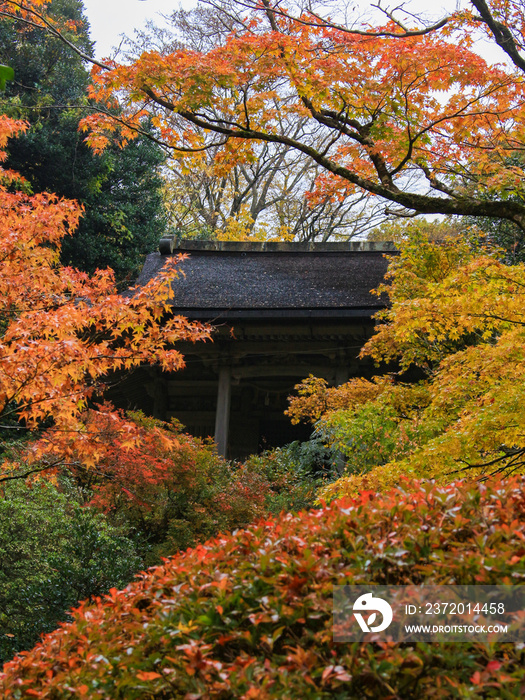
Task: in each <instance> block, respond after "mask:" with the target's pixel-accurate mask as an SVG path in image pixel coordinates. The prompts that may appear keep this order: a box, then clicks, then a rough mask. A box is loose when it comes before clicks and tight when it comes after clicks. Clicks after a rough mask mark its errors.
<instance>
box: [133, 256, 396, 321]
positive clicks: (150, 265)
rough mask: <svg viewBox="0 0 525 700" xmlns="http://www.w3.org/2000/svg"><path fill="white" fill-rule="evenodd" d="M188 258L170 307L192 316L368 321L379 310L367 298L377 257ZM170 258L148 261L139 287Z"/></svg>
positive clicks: (378, 272)
mask: <svg viewBox="0 0 525 700" xmlns="http://www.w3.org/2000/svg"><path fill="white" fill-rule="evenodd" d="M179 250H180V249H179ZM176 252H178V251H176ZM188 252H189V254H190V257H189V258H188V259H187V260H185V261H184V262H182V263H181V270H182V271H183V272H184V276H181V277H180V278H179V279H178V280H177V282H176V283H175V284H174V286H173V306H174V308H175V309H176V310H177V311H180V312H181V313H184V314H187V315H190V316H193V317H196V318H206V317H214V316H217V315H220V316H222V317H231V318H238V317H241V316H242V317H259V318H263V317H281V318H285V317H286V318H293V317H305V316H308V317H316V316H323V317H334V316H336V317H344V316H354V317H355V316H365V317H366V316H370V315H371V314H372V313H374V312H375V311H376V310H377V309H378V308H380V307H382V306H384V300H381V299H378V297H376V296H374V295H372V294H371V293H370V290H371V289H374V288H375V287H377V286H378V285H379V284H380V283H381V281H382V280H383V278H384V275H385V272H386V268H387V261H386V260H385V258H384V254H383V253H382V252H380V251H369V250H365V251H358V252H357V251H355V252H352V251H349V250H348V249H346V250H344V251H342V250H338V251H337V252H325V251H322V252H318V251H317V250H311V251H310V252H304V249H303V251H299V252H295V251H294V252H290V251H289V250H286V251H282V250H279V251H272V252H268V251H266V250H261V249H259V250H255V251H254V250H246V249H242V248H241V249H238V250H231V249H230V250H202V249H200V250H199V249H192V250H191V251H188ZM168 257H170V256H169V255H161V254H159V253H154V254H152V255H150V256H148V258H147V260H146V263H145V265H144V268H143V270H142V273H141V275H140V277H139V280H138V283H139V284H145V283H146V282H147V281H148V280H149V279H151V278H152V277H153V276H155V275H156V274H157V273H158V272H159V270H160V269H161V268H162V267H163V265H164V263H165V262H166V260H167V259H168Z"/></svg>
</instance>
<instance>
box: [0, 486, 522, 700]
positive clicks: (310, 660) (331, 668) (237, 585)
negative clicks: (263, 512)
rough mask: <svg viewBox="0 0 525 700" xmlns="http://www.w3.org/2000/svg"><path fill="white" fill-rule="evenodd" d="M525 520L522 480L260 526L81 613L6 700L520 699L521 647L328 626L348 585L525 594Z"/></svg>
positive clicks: (181, 558)
mask: <svg viewBox="0 0 525 700" xmlns="http://www.w3.org/2000/svg"><path fill="white" fill-rule="evenodd" d="M524 507H525V480H524V479H523V477H519V478H518V477H515V478H513V479H509V480H507V481H506V482H501V481H500V482H492V481H491V482H488V483H486V484H473V485H466V484H452V485H448V486H437V485H436V484H432V483H429V482H427V483H409V482H407V483H406V484H403V485H402V486H401V487H400V488H398V489H396V490H394V491H392V492H390V493H388V494H385V495H383V496H377V495H374V494H373V493H371V492H364V493H362V494H361V495H360V496H359V497H357V498H354V499H347V500H346V501H343V502H338V503H334V504H333V505H332V506H330V507H327V508H324V509H322V510H319V511H310V512H308V513H305V512H303V513H301V514H299V515H287V516H283V517H281V518H279V519H278V521H262V522H259V523H257V524H254V525H252V526H251V527H249V528H248V529H247V530H244V531H237V532H236V533H234V534H233V535H228V536H221V537H219V538H217V539H215V540H211V541H209V542H207V543H206V544H204V545H201V546H199V547H197V548H195V549H193V550H189V551H187V552H186V553H183V554H179V555H178V556H176V557H174V558H173V559H171V560H170V561H167V562H166V563H165V565H163V566H160V567H157V568H155V569H152V570H150V571H148V572H146V573H144V574H143V575H142V576H141V578H140V580H139V581H137V582H136V583H133V584H130V585H129V586H128V587H127V588H126V589H125V590H123V591H120V592H119V591H116V590H112V591H111V592H110V595H109V596H108V597H106V598H103V599H101V600H99V601H98V602H97V603H96V604H94V605H88V604H82V605H81V606H80V607H79V608H78V609H77V610H76V612H75V613H74V620H73V622H71V623H70V624H66V625H64V626H63V627H62V629H60V630H58V631H56V632H54V633H52V634H50V635H48V636H47V637H45V638H44V640H43V641H42V643H41V644H39V645H37V647H35V649H33V650H32V651H31V652H29V653H26V654H23V655H22V656H20V657H18V658H16V659H15V660H14V661H13V662H11V663H9V664H7V665H6V666H5V669H4V673H3V674H2V675H1V676H0V688H1V691H2V693H3V697H5V698H47V697H49V698H51V697H52V698H56V699H57V700H58V698H71V697H79V698H82V697H86V698H90V699H91V698H93V699H96V698H101V699H102V698H109V697H111V698H126V700H128V699H129V700H133V698H147V697H151V698H153V697H186V698H210V699H211V698H217V699H218V698H226V697H239V698H240V697H244V698H261V699H264V698H268V699H269V698H275V699H277V698H285V697H286V698H312V699H313V698H316V699H322V698H327V699H328V698H341V699H342V698H348V697H360V698H391V697H403V698H406V697H412V698H447V699H448V698H454V697H456V698H460V697H471V698H481V697H483V698H489V697H493V698H502V697H509V698H510V697H518V696H520V695H522V694H523V692H525V685H524V684H525V670H524V669H525V665H524V663H523V661H524V659H523V650H522V649H521V646H520V645H513V644H512V645H511V644H495V645H488V644H476V643H471V644H468V643H467V644H431V645H429V644H426V643H415V644H409V645H407V644H404V645H402V644H394V643H391V642H385V643H382V644H375V645H360V644H334V642H333V641H332V627H331V618H332V590H333V586H334V585H336V584H344V583H371V584H373V583H375V584H385V583H387V584H392V585H395V584H400V585H402V584H407V583H414V584H422V583H428V584H430V583H432V584H436V585H441V584H458V583H461V584H488V585H490V584H505V583H508V584H514V585H515V584H518V583H520V582H523V576H525V548H524V540H525V530H524V520H523V510H524ZM481 542H482V543H483V545H482V546H480V543H481Z"/></svg>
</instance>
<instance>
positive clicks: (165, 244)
mask: <svg viewBox="0 0 525 700" xmlns="http://www.w3.org/2000/svg"><path fill="white" fill-rule="evenodd" d="M192 250H193V251H212V252H214V251H218V252H219V251H220V252H229V253H344V252H351V253H356V252H367V253H368V252H395V251H396V250H397V248H396V246H395V244H394V243H393V242H392V241H327V242H325V243H299V242H281V241H215V240H214V241H206V240H198V239H191V238H182V239H181V238H177V236H175V235H173V236H166V237H164V238H162V239H161V241H160V244H159V252H160V253H161V254H162V255H171V254H173V253H175V252H179V251H180V252H182V251H192Z"/></svg>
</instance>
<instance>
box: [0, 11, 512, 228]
mask: <svg viewBox="0 0 525 700" xmlns="http://www.w3.org/2000/svg"><path fill="white" fill-rule="evenodd" d="M46 4H47V2H46V0H35V1H34V2H29V1H27V2H26V1H23V2H14V0H12V1H9V0H5V1H4V2H2V4H1V6H0V10H3V11H4V12H6V13H8V14H13V13H14V14H15V15H17V16H23V17H25V18H26V19H27V20H28V21H31V22H36V23H42V22H46V23H47V26H48V27H50V28H51V31H56V27H55V25H54V24H53V23H52V21H51V20H50V19H49V17H47V16H46V15H45V10H46ZM243 5H244V6H245V14H244V16H243V23H242V25H241V26H237V27H236V28H235V31H233V32H232V33H231V34H229V35H228V36H227V37H226V38H224V39H223V40H222V42H221V43H220V44H219V45H218V46H216V47H212V48H209V47H208V46H206V47H204V48H203V49H202V50H182V49H178V48H175V50H167V51H165V52H162V51H155V50H150V51H145V52H144V53H142V55H141V56H140V57H139V58H137V59H136V60H134V61H131V62H130V63H129V64H117V63H114V62H110V63H107V64H105V63H103V62H101V61H92V62H94V64H95V66H94V72H93V80H94V87H93V89H92V97H93V98H94V99H96V100H98V102H99V109H100V111H99V113H98V114H93V115H92V116H90V117H87V118H86V119H85V120H84V126H85V128H86V129H87V130H89V131H90V132H91V135H90V142H91V144H92V145H93V147H95V148H98V149H102V148H104V146H105V145H107V143H108V140H109V139H110V138H114V136H115V134H117V133H118V134H119V138H121V139H122V140H124V141H126V140H128V139H130V138H133V137H134V136H135V135H136V134H137V133H140V132H141V130H142V123H143V120H144V119H145V118H147V117H152V119H153V123H154V125H155V126H156V128H157V129H158V130H159V138H160V139H161V140H162V142H163V143H164V144H165V145H166V146H167V147H169V148H170V149H172V150H173V152H174V153H176V154H184V153H186V154H188V157H189V158H190V159H196V158H199V154H200V157H201V158H203V159H204V158H205V156H206V153H207V152H208V151H210V149H215V154H214V167H215V168H216V169H221V168H222V171H223V172H224V173H228V172H229V171H231V169H232V168H234V167H235V166H236V164H238V163H242V162H249V161H250V160H251V159H253V158H255V157H256V154H257V149H258V147H259V146H258V144H261V143H269V144H280V145H282V146H283V147H288V148H291V149H293V150H296V151H298V152H299V153H301V154H304V155H305V156H306V157H308V158H309V159H311V160H312V161H313V162H314V163H316V164H317V165H318V166H319V167H320V168H321V172H320V174H319V176H318V178H317V181H316V184H315V187H314V189H313V190H312V192H311V195H310V196H311V201H312V202H313V203H315V202H318V201H321V200H322V199H324V198H326V197H331V198H334V199H338V198H341V197H345V196H347V195H349V194H351V193H353V192H356V191H364V192H366V193H369V194H371V195H376V196H379V197H381V198H383V199H386V200H388V201H390V202H392V203H394V204H397V205H399V207H401V209H402V210H405V211H407V210H408V211H417V212H420V213H427V214H429V213H440V214H450V215H472V216H489V217H497V218H503V219H507V220H509V221H513V222H515V223H516V224H517V225H518V226H520V227H521V228H523V227H524V226H525V205H524V204H523V203H522V201H521V200H520V198H519V197H518V198H509V197H508V192H509V191H512V192H515V191H521V190H520V187H521V182H522V177H521V172H519V173H518V172H517V169H516V167H515V166H513V165H512V163H509V162H508V156H509V154H512V153H514V152H515V151H516V149H519V148H520V144H522V143H523V133H522V130H523V127H522V124H523V119H522V118H521V115H522V112H523V80H522V75H521V72H520V71H521V69H522V66H521V63H520V61H519V60H518V59H517V58H516V56H515V54H516V53H517V54H518V55H519V49H520V43H519V42H520V37H521V35H522V34H521V32H522V24H521V22H522V17H521V15H520V13H519V11H518V10H519V7H518V4H514V3H510V4H509V3H504V2H500V0H493V2H490V3H487V4H483V5H482V4H481V0H480V1H479V2H478V3H477V4H476V3H473V6H472V11H462V12H458V13H456V14H454V15H452V16H451V17H450V18H448V19H447V20H446V21H442V22H439V23H437V24H436V25H434V26H433V27H430V28H428V27H427V28H425V27H423V28H421V27H420V26H419V25H417V24H415V23H414V21H413V20H412V24H411V25H410V26H405V25H402V24H401V23H400V21H399V20H397V19H396V16H395V15H392V14H391V15H390V17H389V18H387V21H386V22H385V23H383V24H380V23H379V24H377V25H376V26H373V25H371V24H370V23H368V24H367V23H363V24H362V25H361V26H360V25H359V23H358V22H357V19H356V22H355V23H354V24H353V25H352V26H343V25H339V24H337V22H332V21H329V20H328V19H323V18H321V17H318V16H317V15H315V14H313V13H312V12H308V11H305V12H303V13H302V14H301V15H298V16H293V15H292V14H290V13H288V12H287V11H286V9H284V8H281V7H280V6H279V7H277V6H275V7H274V6H273V5H272V3H271V2H263V3H262V4H260V5H259V4H256V3H254V4H253V6H251V3H250V2H247V3H243ZM478 6H479V8H481V10H479V11H478V10H477V9H476V8H478ZM510 7H514V8H515V9H514V10H509V9H508V8H510ZM485 8H486V9H487V11H488V13H489V15H490V17H492V18H493V17H498V20H497V22H495V21H494V22H492V23H491V21H490V19H489V17H488V16H487V18H485V14H484V9H485ZM480 12H481V14H480ZM479 26H483V27H485V28H486V30H487V32H488V34H489V35H490V36H496V38H497V39H498V37H500V34H501V33H503V35H504V44H505V46H506V47H507V49H506V50H507V53H509V52H510V53H509V56H510V57H511V58H512V59H513V60H514V64H515V65H514V64H513V65H511V66H503V65H489V64H488V63H487V62H486V61H485V60H483V59H482V58H481V57H480V56H479V55H478V54H477V53H475V52H474V51H473V50H472V48H471V43H472V41H473V36H474V33H475V31H477V29H476V28H479ZM510 26H512V27H513V29H512V30H510V29H509V27H510ZM501 27H503V28H504V29H501ZM504 30H505V31H506V32H507V34H505V31H504ZM498 32H499V34H498ZM498 40H499V39H498ZM501 41H503V40H501ZM501 41H500V43H501ZM518 57H519V56H518ZM119 102H120V103H121V107H122V109H123V112H122V116H117V115H116V113H115V111H114V110H115V108H116V107H117V104H118V103H119ZM298 119H304V120H305V128H304V130H303V132H302V133H301V134H299V135H290V133H289V131H288V126H289V125H290V124H295V123H297V120H298ZM210 135H215V138H212V139H210V138H209V136H210ZM320 137H321V138H320ZM320 144H321V145H320ZM473 185H476V188H478V190H473ZM479 188H481V189H482V190H483V192H480V191H479ZM485 193H488V194H492V193H497V196H496V197H495V198H493V199H489V198H487V197H485V196H484V194H485Z"/></svg>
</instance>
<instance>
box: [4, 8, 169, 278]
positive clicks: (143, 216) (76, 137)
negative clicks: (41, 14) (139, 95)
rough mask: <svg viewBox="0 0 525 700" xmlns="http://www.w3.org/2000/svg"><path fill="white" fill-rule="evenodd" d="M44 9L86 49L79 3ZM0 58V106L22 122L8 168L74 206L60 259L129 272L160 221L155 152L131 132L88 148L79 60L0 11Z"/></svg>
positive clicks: (85, 77) (152, 243) (83, 71)
mask: <svg viewBox="0 0 525 700" xmlns="http://www.w3.org/2000/svg"><path fill="white" fill-rule="evenodd" d="M48 12H49V15H50V18H51V19H52V20H53V21H54V22H57V23H59V24H60V26H61V27H62V30H63V32H64V38H67V40H68V41H71V42H72V44H73V45H74V46H75V47H76V48H77V49H78V50H79V51H80V52H81V53H82V54H85V55H86V56H92V44H91V41H90V39H89V25H88V22H87V20H86V17H85V15H84V13H83V5H82V2H81V0H53V2H51V3H49V6H48ZM0 56H1V57H2V60H3V62H4V63H6V64H8V65H9V66H10V67H12V68H13V69H14V72H15V79H14V80H13V81H11V82H9V83H8V84H7V87H6V92H5V93H4V94H3V95H2V97H1V99H0V112H3V113H5V114H7V115H8V116H10V117H12V118H17V119H24V120H25V121H27V122H28V123H29V124H30V128H29V129H28V130H27V131H26V132H25V133H24V134H23V135H20V136H19V138H18V139H16V140H13V141H11V142H10V144H9V146H8V161H7V162H8V167H10V168H12V169H14V170H16V171H17V172H20V173H21V174H22V175H23V176H24V177H25V178H26V179H27V181H28V183H29V186H30V187H31V188H32V190H33V191H34V192H43V191H47V192H55V193H56V194H58V195H59V196H63V197H67V198H69V199H75V200H77V201H78V202H79V203H80V204H81V205H83V213H82V217H81V218H80V220H79V224H78V227H77V229H76V231H75V233H74V235H73V236H71V237H68V239H67V240H66V241H64V243H63V246H62V251H61V260H62V262H63V263H65V264H69V265H73V266H74V267H77V268H80V269H82V270H85V271H87V272H94V270H95V269H96V268H97V267H100V268H105V267H108V266H109V267H111V268H112V269H113V270H114V271H115V274H116V276H117V279H119V280H122V279H125V278H128V279H129V278H130V277H133V276H136V274H137V272H138V270H139V269H140V265H141V263H142V260H143V258H144V256H145V255H146V254H147V253H149V252H151V251H152V250H154V249H155V247H156V244H157V242H158V240H159V238H160V237H161V236H162V234H163V231H164V230H165V226H166V220H165V215H164V208H163V205H162V194H161V185H162V179H161V177H160V166H161V164H162V163H163V162H164V158H165V155H164V153H163V151H162V149H161V148H160V146H159V145H157V144H155V143H154V142H153V141H152V140H150V139H149V138H147V137H139V138H138V139H136V140H134V142H133V143H132V144H129V145H128V147H127V148H124V149H122V150H121V149H120V148H119V147H118V146H117V145H111V146H110V147H109V148H108V149H107V150H106V152H105V153H103V154H99V155H96V154H94V153H93V151H92V149H90V148H89V146H88V145H87V144H86V143H85V136H84V135H83V134H82V133H81V132H80V131H79V128H78V126H79V122H80V119H81V118H82V116H85V115H86V114H87V113H89V111H90V109H91V106H90V104H89V101H88V98H87V92H86V91H87V88H88V85H89V83H90V76H89V71H88V69H87V67H86V65H87V63H86V61H85V60H84V59H83V58H82V57H81V56H79V55H78V54H77V53H75V51H72V50H71V49H70V48H69V46H67V45H66V44H65V43H64V42H63V41H61V40H60V38H58V37H56V36H53V35H52V34H50V33H49V32H48V31H46V30H45V29H43V28H40V27H38V26H33V25H31V26H26V25H24V23H23V22H20V21H18V20H16V19H13V18H9V17H5V16H0ZM146 130H147V125H146Z"/></svg>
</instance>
